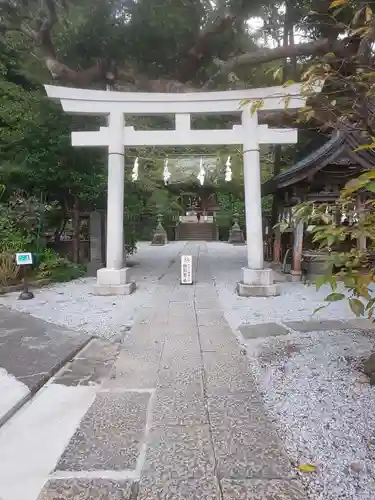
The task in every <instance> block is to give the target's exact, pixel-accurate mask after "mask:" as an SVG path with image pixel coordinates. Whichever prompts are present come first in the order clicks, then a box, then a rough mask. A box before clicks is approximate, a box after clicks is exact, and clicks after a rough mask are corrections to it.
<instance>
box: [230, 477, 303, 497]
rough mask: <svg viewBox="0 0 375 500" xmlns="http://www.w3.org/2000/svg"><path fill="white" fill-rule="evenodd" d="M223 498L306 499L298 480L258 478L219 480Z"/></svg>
mask: <svg viewBox="0 0 375 500" xmlns="http://www.w3.org/2000/svg"><path fill="white" fill-rule="evenodd" d="M221 487H222V492H223V500H307V496H306V493H304V492H303V490H302V488H301V485H300V483H299V482H298V481H294V480H292V481H285V480H267V481H265V480H259V479H253V480H251V481H233V480H232V481H231V480H227V479H224V480H223V481H222V482H221Z"/></svg>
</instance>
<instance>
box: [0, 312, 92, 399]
mask: <svg viewBox="0 0 375 500" xmlns="http://www.w3.org/2000/svg"><path fill="white" fill-rule="evenodd" d="M90 338H91V337H90V336H89V335H86V334H84V333H78V332H74V331H71V330H68V329H67V328H62V327H59V326H57V325H54V324H52V323H47V322H46V321H43V320H40V319H37V318H34V317H33V316H30V315H28V314H23V313H19V312H15V311H10V310H8V309H6V308H4V307H1V309H0V367H1V368H4V369H5V370H7V371H8V372H9V373H11V374H12V375H13V376H14V377H16V378H17V380H19V381H21V382H24V383H25V384H26V385H27V386H28V387H29V389H30V390H34V389H36V388H37V387H39V386H40V385H41V384H42V383H43V382H44V381H45V380H46V379H47V378H49V377H50V376H51V374H52V373H54V372H55V371H57V369H58V368H60V367H61V366H62V364H64V363H65V362H67V361H68V360H69V359H71V358H73V356H74V355H75V354H76V353H77V352H78V351H79V350H80V349H81V348H82V347H83V346H84V345H85V344H86V343H87V342H88V341H89V340H90Z"/></svg>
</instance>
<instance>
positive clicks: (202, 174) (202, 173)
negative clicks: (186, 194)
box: [197, 158, 206, 186]
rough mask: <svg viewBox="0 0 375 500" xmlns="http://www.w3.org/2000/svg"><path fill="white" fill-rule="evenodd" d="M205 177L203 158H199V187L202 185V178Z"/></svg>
mask: <svg viewBox="0 0 375 500" xmlns="http://www.w3.org/2000/svg"><path fill="white" fill-rule="evenodd" d="M205 176H206V171H205V169H204V166H203V158H201V161H200V165H199V174H198V175H197V179H198V181H199V182H200V184H201V186H203V184H204V178H205Z"/></svg>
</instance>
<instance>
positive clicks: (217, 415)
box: [208, 390, 292, 479]
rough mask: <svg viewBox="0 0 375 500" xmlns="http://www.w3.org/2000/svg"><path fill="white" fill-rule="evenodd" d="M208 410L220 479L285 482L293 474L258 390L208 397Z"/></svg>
mask: <svg viewBox="0 0 375 500" xmlns="http://www.w3.org/2000/svg"><path fill="white" fill-rule="evenodd" d="M208 411H209V416H210V421H211V426H212V427H211V428H212V439H213V443H214V448H215V457H216V462H217V471H218V474H219V477H221V478H227V479H229V478H230V479H248V478H264V479H274V478H284V479H285V478H287V477H288V476H291V475H292V469H291V465H290V462H289V459H288V458H287V456H286V454H285V453H284V450H283V449H282V447H281V444H280V442H279V439H278V437H277V434H276V431H275V429H274V427H273V425H272V424H271V423H270V422H269V421H268V420H267V417H266V415H265V411H264V407H263V404H262V402H261V400H260V398H259V396H258V394H257V393H256V391H255V390H254V391H253V392H249V393H241V394H231V395H223V396H219V397H209V398H208Z"/></svg>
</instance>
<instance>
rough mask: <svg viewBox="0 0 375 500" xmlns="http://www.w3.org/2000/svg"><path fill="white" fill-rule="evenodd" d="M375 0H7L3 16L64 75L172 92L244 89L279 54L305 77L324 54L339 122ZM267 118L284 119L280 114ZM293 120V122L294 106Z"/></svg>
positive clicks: (374, 32)
mask: <svg viewBox="0 0 375 500" xmlns="http://www.w3.org/2000/svg"><path fill="white" fill-rule="evenodd" d="M373 3H374V2H367V3H365V4H364V3H363V2H362V1H360V0H352V1H350V2H347V1H346V0H333V1H332V2H331V1H329V0H312V1H311V2H310V1H308V0H285V1H284V2H280V1H275V0H267V1H266V2H260V1H258V0H254V1H251V2H250V1H246V0H216V1H215V0H137V1H135V0H1V1H0V24H1V27H2V30H3V31H4V32H6V33H13V34H14V33H15V32H16V33H21V34H22V36H23V37H24V38H23V40H24V43H28V44H29V47H30V50H31V51H32V53H35V54H36V55H37V57H38V58H39V60H40V61H42V62H43V63H44V66H45V68H46V69H47V70H48V72H49V74H50V76H51V77H52V78H53V79H54V80H56V81H59V82H60V83H62V84H67V85H73V86H78V87H91V88H106V87H107V86H108V85H111V86H112V88H113V89H115V90H116V89H118V90H134V91H140V90H144V91H166V92H185V91H196V90H199V89H209V88H233V87H235V88H238V87H239V86H241V85H249V84H251V81H252V80H254V70H253V69H252V68H256V69H259V68H260V70H259V71H262V65H263V68H264V67H265V68H267V69H269V65H270V64H271V66H272V64H273V65H274V67H275V63H274V62H275V61H276V68H277V64H278V63H277V61H281V64H282V61H286V64H287V65H288V64H289V65H292V66H294V71H292V73H293V75H294V76H298V70H299V69H302V68H303V66H306V65H309V66H310V65H311V64H313V63H314V61H318V63H319V64H320V65H321V73H322V74H321V76H322V77H323V78H326V77H330V78H331V83H330V85H331V87H328V91H327V93H323V94H322V95H321V96H320V97H318V98H316V99H315V101H314V102H313V105H314V109H315V113H314V120H315V121H316V123H317V124H319V125H322V124H325V125H327V123H328V124H329V125H332V124H333V125H334V124H335V123H336V122H337V114H338V112H337V108H336V110H333V109H332V108H333V107H334V106H332V105H331V102H332V99H330V98H329V96H330V95H332V92H336V93H337V92H340V91H341V92H344V93H347V92H348V91H349V90H350V88H349V87H350V85H349V83H348V76H349V75H352V74H353V72H354V73H355V72H356V71H358V68H361V69H362V70H363V71H364V72H366V68H368V67H369V66H371V63H372V56H373V53H372V45H373V42H374V39H375V20H374V17H373V15H372V10H371V5H372V4H373ZM254 16H260V17H261V18H262V19H263V21H264V23H263V27H262V29H261V31H260V32H259V33H260V34H261V36H258V38H259V39H263V40H265V41H266V42H267V41H268V42H269V41H270V40H271V39H272V40H273V42H274V43H272V45H273V46H272V47H270V46H269V43H268V44H267V43H266V44H263V47H262V46H260V45H259V43H258V44H257V43H255V42H256V41H257V37H256V36H254V33H253V36H250V33H249V25H248V21H249V19H251V18H252V17H254ZM259 33H258V35H259ZM255 35H256V34H255ZM12 36H14V35H12ZM267 45H268V46H267ZM264 65H265V66H264ZM284 69H285V64H284ZM333 72H335V78H332V73H333ZM255 80H256V78H255ZM361 105H362V106H363V103H362V104H361ZM367 112H368V111H367V110H366V113H367ZM339 114H340V113H339ZM362 115H363V112H362ZM262 119H264V120H269V121H272V120H273V121H276V122H277V123H280V115H277V117H276V118H275V115H274V114H268V116H264V117H263V118H262ZM283 120H284V123H285V124H288V116H285V113H284V117H283ZM290 121H295V116H294V115H293V116H292V117H291V118H290V116H289V122H290Z"/></svg>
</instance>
